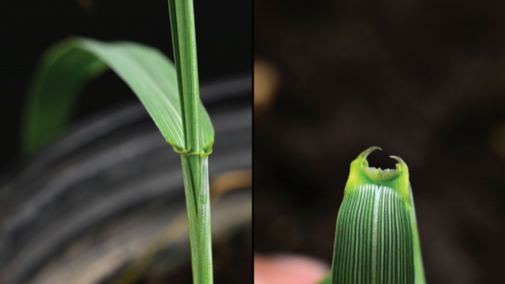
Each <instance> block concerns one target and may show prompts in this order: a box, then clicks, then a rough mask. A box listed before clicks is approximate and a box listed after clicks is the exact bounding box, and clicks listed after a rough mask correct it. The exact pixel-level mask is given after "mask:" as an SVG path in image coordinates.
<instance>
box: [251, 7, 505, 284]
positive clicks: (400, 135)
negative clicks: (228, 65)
mask: <svg viewBox="0 0 505 284" xmlns="http://www.w3.org/2000/svg"><path fill="white" fill-rule="evenodd" d="M254 21H255V24H254V27H255V29H254V40H255V50H254V56H255V60H254V62H255V63H254V65H255V82H254V86H255V93H254V96H255V119H254V122H255V123H254V133H255V136H254V147H255V150H254V186H255V192H254V200H255V202H254V228H255V230H254V242H255V251H256V253H258V254H261V255H270V254H277V253H295V254H302V255H306V256H311V257H315V258H318V259H321V260H323V261H325V262H326V263H327V264H328V265H330V264H331V257H332V249H333V242H334V233H335V223H336V218H337V214H338V210H339V206H340V203H341V201H342V197H343V190H344V186H345V183H346V181H347V177H348V174H349V165H350V163H351V161H352V160H354V159H355V158H356V157H357V155H358V154H359V153H360V152H361V151H363V150H364V149H366V148H368V147H370V146H380V147H382V149H383V150H384V151H382V152H381V151H376V152H374V153H373V154H371V155H370V156H369V158H368V160H369V162H370V165H371V166H374V167H381V168H394V165H395V162H394V160H392V159H390V158H388V156H389V155H397V156H400V157H402V158H403V159H404V160H405V162H406V163H407V164H408V166H409V169H410V181H411V184H412V187H413V193H414V198H415V202H416V210H417V218H418V225H419V231H420V237H421V246H422V253H423V258H424V266H425V271H426V277H427V282H428V283H433V284H435V283H459V284H473V283H479V284H481V283H490V284H491V283H503V282H504V281H505V258H504V257H503V256H504V254H505V247H504V246H503V243H502V241H503V239H505V229H504V227H505V3H504V2H503V1H476V0H466V1H432V0H427V1H418V0H408V1H394V0H386V1H384V0H382V1H339V0H336V1H335V0H332V1H329V0H318V1H283V0H269V1H267V0H256V1H255V4H254Z"/></svg>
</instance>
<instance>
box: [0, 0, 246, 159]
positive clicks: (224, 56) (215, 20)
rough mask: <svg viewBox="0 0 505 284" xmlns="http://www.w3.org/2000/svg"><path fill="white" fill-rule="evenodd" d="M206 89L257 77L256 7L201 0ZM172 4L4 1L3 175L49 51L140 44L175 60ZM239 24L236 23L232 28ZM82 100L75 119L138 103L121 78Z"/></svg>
mask: <svg viewBox="0 0 505 284" xmlns="http://www.w3.org/2000/svg"><path fill="white" fill-rule="evenodd" d="M194 2H195V18H196V25H197V26H198V30H197V43H198V67H199V76H200V81H201V83H203V84H205V83H207V82H209V81H215V80H220V79H223V78H225V77H236V76H241V75H247V74H250V73H251V68H252V66H251V61H252V38H251V30H252V3H251V1H231V0H224V1H220V2H218V3H212V2H208V1H199V0H195V1H194ZM167 3H168V2H167V1H166V0H145V1H140V2H139V1H134V0H43V1H39V0H5V1H0V38H1V40H2V45H1V46H0V74H1V78H0V84H1V86H2V89H1V91H0V94H1V96H0V127H1V129H2V142H1V146H2V147H0V169H5V168H9V167H12V166H13V164H12V162H13V161H15V159H16V158H17V153H18V152H19V151H18V150H19V149H18V144H19V136H20V133H19V132H20V127H21V124H20V123H21V112H22V107H23V99H24V94H25V92H26V90H27V87H28V86H27V85H28V83H29V82H30V80H31V77H32V75H33V72H34V69H35V66H36V64H37V63H38V60H39V59H40V57H41V56H42V54H43V52H44V51H45V50H46V49H47V48H49V47H50V46H51V45H53V44H55V43H57V42H58V41H61V40H63V39H65V38H67V37H70V36H82V37H89V38H94V39H98V40H102V41H134V42H139V43H143V44H146V45H149V46H153V47H156V48H158V49H159V50H161V51H162V52H163V53H164V54H165V55H166V56H168V57H169V58H170V59H173V51H172V36H171V33H170V22H169V18H168V4H167ZM231 23H233V24H231ZM83 93H84V94H83V95H82V96H80V97H79V101H78V102H77V104H76V109H75V113H74V116H73V117H74V121H79V120H82V119H83V118H85V117H88V116H89V115H91V114H93V113H96V112H98V111H100V110H106V109H108V108H110V107H113V106H117V105H121V104H124V103H127V102H131V101H136V100H137V98H136V97H135V95H134V94H133V93H132V92H131V91H130V89H129V88H128V86H126V84H124V83H123V82H122V81H121V79H119V77H117V76H116V75H115V74H114V73H113V72H107V74H105V75H104V76H101V77H100V78H98V79H97V80H95V81H93V82H91V83H90V84H89V85H88V86H86V88H85V89H84V91H83Z"/></svg>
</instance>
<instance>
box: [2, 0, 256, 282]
mask: <svg viewBox="0 0 505 284" xmlns="http://www.w3.org/2000/svg"><path fill="white" fill-rule="evenodd" d="M194 5H195V18H196V37H197V45H198V64H199V79H200V86H201V98H202V101H203V102H204V104H205V105H206V108H207V110H208V112H209V114H210V117H211V120H212V121H213V124H214V127H215V132H216V139H215V140H216V143H215V145H214V153H213V154H212V155H211V156H210V157H209V165H210V166H209V175H210V182H211V191H212V192H213V193H212V202H213V203H212V210H213V211H212V218H213V220H212V229H213V250H214V269H215V270H214V271H215V281H216V282H217V283H252V259H251V247H252V239H251V235H252V232H251V214H252V213H251V210H252V209H251V206H252V205H251V199H252V193H251V167H252V133H251V132H252V58H253V55H252V2H251V1H248V0H241V1H234V0H224V1H219V2H209V1H201V0H195V1H194ZM69 36H83V37H89V38H94V39H99V40H102V41H119V40H120V41H134V42H139V43H142V44H146V45H149V46H153V47H155V48H158V49H159V50H161V52H162V53H164V54H165V55H166V56H167V57H169V58H171V59H173V51H172V43H171V40H172V37H171V34H170V25H169V17H168V2H167V0H144V1H133V0H31V1H28V0H5V1H0V39H1V41H2V44H1V45H0V129H1V130H2V135H1V137H2V140H1V142H0V146H1V147H0V283H1V284H4V283H5V284H7V283H8V284H16V283H17V284H21V283H47V284H58V283H61V284H67V283H74V284H95V283H100V284H106V283H110V284H112V283H118V282H117V281H119V279H122V278H121V277H123V276H124V275H127V279H128V281H129V282H120V283H132V284H133V283H136V284H140V283H142V284H146V283H150V284H156V283H167V282H170V283H192V280H191V265H190V261H189V244H188V236H187V222H186V219H185V211H186V207H185V199H184V190H183V182H182V173H181V169H180V156H179V155H178V154H176V153H174V151H173V149H172V147H171V146H170V145H168V144H167V143H166V141H165V140H164V139H163V137H162V136H161V134H160V132H159V130H158V129H157V128H156V127H155V125H154V123H153V122H152V120H151V118H150V117H149V115H148V114H147V112H146V111H145V109H144V108H143V107H142V105H140V103H139V101H138V99H137V98H136V96H135V95H134V94H133V92H132V91H131V90H130V89H129V88H128V87H127V85H126V84H125V83H124V82H123V81H122V80H121V79H120V78H119V77H118V76H116V75H115V74H114V73H113V72H111V71H108V72H106V73H105V74H104V75H102V76H101V77H99V78H97V79H95V80H94V81H92V82H91V83H90V84H89V85H87V86H85V87H84V89H83V91H82V94H81V95H80V96H79V97H78V100H77V102H76V106H75V108H74V112H73V116H72V127H71V129H69V131H68V132H67V133H65V134H64V135H63V136H62V137H61V139H58V140H57V141H54V143H53V144H51V145H49V146H48V147H47V148H45V149H44V150H43V151H41V152H40V153H37V154H36V155H34V156H31V157H21V156H20V155H19V152H20V147H19V144H20V133H21V121H22V111H23V106H24V96H25V93H26V90H27V88H28V83H29V82H30V80H31V77H32V75H33V72H34V69H35V66H36V64H37V62H38V60H39V59H40V57H41V56H42V54H43V52H44V51H45V50H46V49H47V48H48V47H50V46H51V45H53V44H55V43H56V42H59V41H61V40H63V39H65V38H67V37H69ZM214 193H215V194H214ZM139 267H141V268H142V269H138V268H139ZM132 275H135V277H132ZM123 280H124V279H123Z"/></svg>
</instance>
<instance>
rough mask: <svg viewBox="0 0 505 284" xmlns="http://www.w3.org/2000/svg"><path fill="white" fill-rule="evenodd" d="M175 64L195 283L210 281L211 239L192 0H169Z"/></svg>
mask: <svg viewBox="0 0 505 284" xmlns="http://www.w3.org/2000/svg"><path fill="white" fill-rule="evenodd" d="M168 6H169V13H170V24H171V29H172V41H173V45H174V58H175V67H176V69H177V78H178V85H179V96H180V102H181V111H182V123H183V129H184V139H185V150H184V151H183V152H182V153H181V160H182V167H183V175H184V187H185V193H186V205H187V210H188V222H189V237H190V243H191V262H192V267H193V282H194V283H197V284H211V283H213V279H212V240H211V229H210V206H209V177H208V158H207V155H206V154H204V153H203V146H204V145H202V142H201V137H200V131H199V129H200V117H199V114H200V112H199V109H200V91H199V86H198V64H197V58H196V36H195V19H194V12H193V1H192V0H168Z"/></svg>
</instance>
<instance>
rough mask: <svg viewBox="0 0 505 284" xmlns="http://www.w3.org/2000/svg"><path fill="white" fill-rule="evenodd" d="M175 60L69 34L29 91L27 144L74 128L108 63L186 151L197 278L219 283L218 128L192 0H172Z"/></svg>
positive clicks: (202, 283)
mask: <svg viewBox="0 0 505 284" xmlns="http://www.w3.org/2000/svg"><path fill="white" fill-rule="evenodd" d="M168 6H169V15H170V23H171V30H172V40H173V49H174V58H175V60H174V61H175V65H174V64H173V63H172V62H170V60H169V59H167V58H166V57H165V56H164V55H163V54H162V53H161V52H159V51H158V50H156V49H155V48H152V47H148V46H145V45H142V44H138V43H132V42H113V43H104V42H101V41H98V40H94V39H87V38H70V39H67V40H64V41H63V42H60V43H58V44H56V45H54V46H53V47H51V48H50V49H49V50H48V51H47V52H46V53H45V54H44V56H43V57H42V60H41V62H40V64H39V66H38V68H37V71H36V75H35V77H34V80H33V82H32V84H31V87H30V89H29V93H28V100H27V104H26V109H25V117H24V132H23V139H22V142H23V144H22V150H23V152H24V153H25V154H33V153H36V152H37V151H39V150H40V149H42V148H43V147H45V146H46V145H47V144H48V143H50V142H51V141H53V140H54V139H55V138H56V137H58V136H59V135H61V134H62V133H63V132H64V131H65V129H66V128H67V127H68V124H69V121H70V116H71V113H72V109H73V105H74V103H75V101H76V97H77V95H78V94H79V91H80V90H81V89H82V87H83V86H84V85H85V84H86V83H88V82H89V81H91V80H92V79H93V78H95V77H97V76H99V75H100V74H102V73H103V72H104V71H106V70H107V69H111V70H113V71H114V72H115V73H116V74H117V75H118V76H119V77H120V78H121V79H123V80H124V82H125V83H126V84H127V85H128V86H129V87H130V88H131V89H132V90H133V92H134V93H135V94H136V95H137V97H138V98H139V99H140V101H141V102H142V104H143V105H144V106H145V108H146V109H147V111H148V113H149V114H150V116H151V118H152V119H153V121H154V122H155V124H156V125H157V127H158V128H159V130H160V132H161V134H162V135H163V136H164V138H165V139H166V141H167V142H168V143H169V144H171V145H172V147H173V149H174V150H175V151H176V152H177V153H179V154H180V155H181V165H182V170H183V178H184V187H185V195H186V205H187V213H188V223H189V236H190V244H191V263H192V270H193V281H194V283H198V284H210V283H213V275H212V251H211V224H210V198H209V176H208V155H209V154H210V153H212V145H213V143H214V129H213V127H212V123H211V121H210V118H209V116H208V114H207V112H206V110H205V108H204V107H203V105H202V103H201V101H200V96H199V83H198V67H197V56H196V39H195V38H196V37H195V20H194V11H193V2H192V0H169V1H168Z"/></svg>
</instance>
